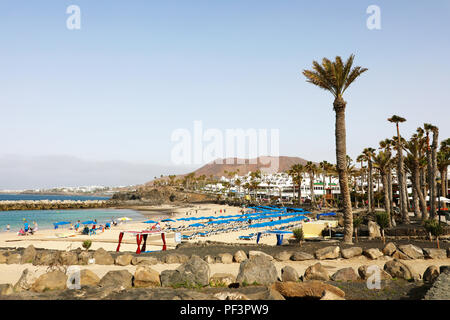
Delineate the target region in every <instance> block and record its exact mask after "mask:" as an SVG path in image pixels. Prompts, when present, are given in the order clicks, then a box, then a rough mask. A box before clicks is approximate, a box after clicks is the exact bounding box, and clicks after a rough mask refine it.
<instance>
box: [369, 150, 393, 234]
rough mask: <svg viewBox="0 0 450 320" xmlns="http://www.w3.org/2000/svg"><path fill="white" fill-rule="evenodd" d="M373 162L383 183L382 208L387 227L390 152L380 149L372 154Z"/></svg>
mask: <svg viewBox="0 0 450 320" xmlns="http://www.w3.org/2000/svg"><path fill="white" fill-rule="evenodd" d="M372 158H373V164H374V167H375V168H377V169H378V170H379V171H380V175H381V180H382V183H383V193H384V208H385V210H386V213H387V214H388V217H389V227H391V226H392V221H391V201H390V199H389V186H388V179H387V172H388V170H390V169H389V168H390V165H391V153H390V152H385V151H380V152H378V154H373V156H372Z"/></svg>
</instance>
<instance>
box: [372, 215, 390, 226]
mask: <svg viewBox="0 0 450 320" xmlns="http://www.w3.org/2000/svg"><path fill="white" fill-rule="evenodd" d="M375 219H376V220H377V223H378V225H379V226H380V228H381V229H386V228H387V227H389V215H388V213H387V212H377V214H376V215H375Z"/></svg>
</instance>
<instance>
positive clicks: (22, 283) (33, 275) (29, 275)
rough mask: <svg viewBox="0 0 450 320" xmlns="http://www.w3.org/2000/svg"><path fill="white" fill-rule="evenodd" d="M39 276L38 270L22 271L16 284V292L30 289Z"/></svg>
mask: <svg viewBox="0 0 450 320" xmlns="http://www.w3.org/2000/svg"><path fill="white" fill-rule="evenodd" d="M37 278H39V276H38V274H37V271H36V270H30V269H25V270H23V271H22V275H21V276H20V279H19V281H17V283H16V284H15V285H14V291H15V292H22V291H28V290H30V289H31V286H32V285H33V283H34V282H35V281H36V280H37Z"/></svg>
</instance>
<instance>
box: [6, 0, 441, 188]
mask: <svg viewBox="0 0 450 320" xmlns="http://www.w3.org/2000/svg"><path fill="white" fill-rule="evenodd" d="M71 4H75V5H78V6H79V7H80V8H81V30H75V31H70V30H68V29H67V28H66V19H67V18H68V16H69V15H68V14H66V8H67V7H68V6H69V5H71ZM372 4H375V5H378V6H379V7H380V8H381V27H382V29H381V30H369V29H367V27H366V19H367V17H368V14H366V8H367V7H368V6H369V5H372ZM449 34H450V1H448V0H434V1H432V2H429V1H401V0H397V1H376V0H372V1H364V0H349V1H331V0H329V1H323V0H321V1H299V0H297V1H293V0H292V1H274V0H270V1H265V0H226V1H219V0H208V1H206V0H196V1H187V0H183V1H181V0H179V1H166V0H165V1H148V0H142V1H112V0H107V1H106V0H103V1H100V0H96V1H92V0H72V1H62V0H54V1H48V0H46V1H45V0H43V1H23V0H5V1H2V2H1V3H0V39H1V46H0V49H1V51H0V52H1V53H0V88H1V89H0V106H1V119H2V123H1V126H0V135H1V137H2V138H3V139H2V143H1V148H0V157H2V156H7V155H8V156H10V155H17V156H20V157H30V158H31V157H36V156H52V155H55V156H56V155H58V156H72V157H78V158H80V159H83V160H85V161H107V160H112V161H124V162H130V163H136V164H158V165H167V164H168V163H169V162H170V152H171V149H172V147H173V143H171V141H170V136H171V133H172V131H173V130H175V129H177V128H187V129H192V125H193V121H194V120H202V121H203V125H204V127H205V128H219V129H227V128H243V129H247V128H257V129H258V128H262V129H271V128H278V129H280V154H281V155H289V156H300V157H303V158H306V159H309V160H313V161H321V160H328V161H330V162H335V145H334V143H335V141H334V112H333V111H332V100H333V99H332V96H331V94H329V93H327V92H325V91H322V90H320V89H318V88H316V87H314V86H312V85H311V84H308V83H306V81H305V79H304V77H303V75H302V74H301V71H302V70H303V69H305V68H310V66H311V62H312V60H314V59H315V60H320V59H321V58H322V57H329V58H333V57H334V56H336V55H340V56H342V57H347V56H348V55H350V54H351V53H354V54H355V55H356V59H355V62H356V64H357V65H362V66H364V67H367V68H369V71H368V72H367V73H365V74H364V75H363V76H362V77H361V79H359V80H358V81H357V83H355V84H354V85H353V86H352V87H350V89H349V90H348V91H347V93H346V96H345V99H346V100H347V102H348V105H347V145H348V153H349V155H350V156H351V157H353V158H355V157H356V156H357V154H359V153H360V151H361V150H362V149H363V148H364V147H368V146H371V147H378V142H379V141H380V140H382V139H384V138H386V137H391V136H392V135H394V134H395V130H394V127H393V125H391V124H390V123H388V122H387V121H386V119H387V118H388V117H389V116H391V115H393V114H398V115H401V116H403V117H405V118H407V120H408V121H407V122H406V123H405V124H404V125H402V127H401V130H402V133H404V135H405V136H406V137H409V136H410V135H411V134H412V133H413V131H414V130H415V129H416V128H417V127H418V126H419V125H423V123H424V122H429V123H433V124H435V125H437V126H439V127H440V133H441V137H442V138H448V137H450V129H449V128H450V126H449V125H448V123H449V119H450V111H449V110H450V108H449V101H450V90H449V89H450V63H449V62H448V59H449V56H450V40H449V38H450V37H449ZM155 175H156V173H155ZM144 180H145V179H144ZM77 183H78V182H77ZM25 184H26V183H25ZM11 185H13V184H12V181H11ZM7 186H8V182H3V185H0V188H2V187H3V188H5V187H7Z"/></svg>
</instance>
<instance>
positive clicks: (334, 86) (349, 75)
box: [303, 55, 367, 243]
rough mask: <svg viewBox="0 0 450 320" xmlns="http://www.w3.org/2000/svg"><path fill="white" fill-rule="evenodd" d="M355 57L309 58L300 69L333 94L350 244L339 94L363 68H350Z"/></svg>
mask: <svg viewBox="0 0 450 320" xmlns="http://www.w3.org/2000/svg"><path fill="white" fill-rule="evenodd" d="M354 58H355V56H354V55H351V56H350V57H349V58H348V59H347V61H346V62H345V63H343V61H342V59H341V57H336V59H335V61H334V62H332V61H330V60H328V59H327V58H323V59H322V64H319V63H318V62H317V61H313V70H303V75H304V76H305V77H306V78H307V81H308V82H310V83H312V84H314V85H316V86H318V87H319V88H322V89H324V90H327V91H329V92H331V94H332V95H333V96H334V101H333V110H334V111H335V113H336V126H335V138H336V168H337V171H338V175H339V184H340V187H341V195H342V198H343V205H344V242H346V243H352V236H353V213H352V203H351V199H350V190H349V187H348V177H347V170H346V156H347V145H346V129H345V107H346V105H347V102H345V100H344V97H343V94H344V92H345V91H346V90H347V89H348V87H349V86H350V85H351V84H352V83H353V82H354V81H355V80H356V79H357V78H358V77H359V76H360V75H361V74H363V73H364V72H366V71H367V69H366V68H362V67H359V66H357V67H353V60H354Z"/></svg>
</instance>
